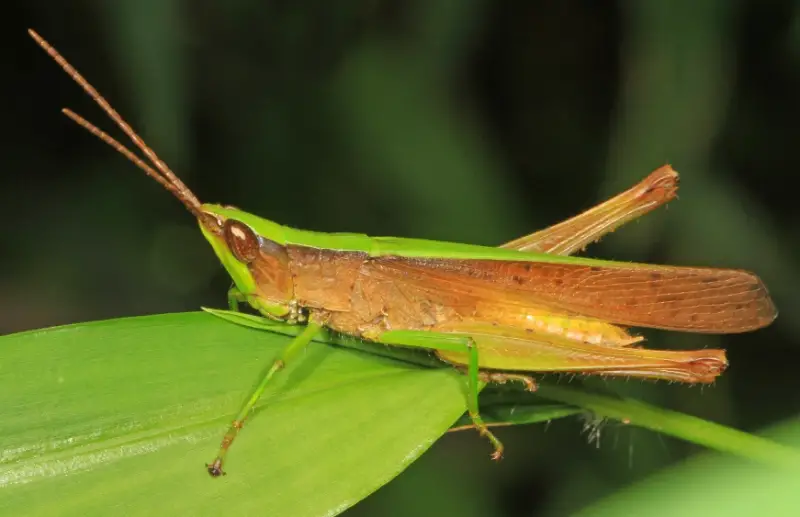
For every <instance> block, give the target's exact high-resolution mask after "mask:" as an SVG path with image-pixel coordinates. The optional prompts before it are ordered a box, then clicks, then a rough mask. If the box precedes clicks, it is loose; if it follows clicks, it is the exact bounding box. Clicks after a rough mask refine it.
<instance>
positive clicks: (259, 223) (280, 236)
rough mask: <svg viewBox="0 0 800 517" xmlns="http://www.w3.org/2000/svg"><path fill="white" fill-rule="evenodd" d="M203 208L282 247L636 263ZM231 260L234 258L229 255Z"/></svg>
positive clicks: (417, 255)
mask: <svg viewBox="0 0 800 517" xmlns="http://www.w3.org/2000/svg"><path fill="white" fill-rule="evenodd" d="M203 209H204V210H207V211H209V212H211V213H214V214H217V215H220V216H222V217H224V218H226V219H227V218H230V219H235V220H237V221H241V222H243V223H245V224H247V225H248V226H250V227H251V228H252V229H253V231H255V232H256V233H258V234H259V235H260V236H262V237H264V238H265V239H269V240H271V241H274V242H276V243H278V244H280V245H283V246H285V245H297V246H308V247H312V248H320V249H328V250H336V251H353V252H362V253H366V254H368V255H369V256H370V257H386V256H397V257H409V258H450V259H486V260H509V261H511V260H514V261H528V262H549V263H556V264H583V265H596V266H605V267H620V266H625V267H635V266H636V264H635V263H630V262H618V261H611V260H598V259H587V258H580V257H570V256H564V255H550V254H546V253H536V252H530V251H518V250H514V249H507V248H493V247H491V246H479V245H475V244H461V243H456V242H442V241H434V240H426V239H408V238H402V237H371V236H369V235H364V234H361V233H323V232H312V231H308V230H298V229H295V228H290V227H288V226H283V225H280V224H278V223H275V222H273V221H270V220H268V219H264V218H262V217H258V216H257V215H253V214H250V213H247V212H244V211H242V210H239V209H236V208H229V207H228V208H226V207H223V206H221V205H214V204H205V205H203ZM201 229H202V225H201ZM204 233H205V231H204ZM206 238H208V235H206ZM209 240H211V239H209ZM215 251H216V250H215ZM218 255H219V254H218ZM231 260H235V259H233V258H232V257H231ZM226 267H227V266H226ZM648 267H652V266H648Z"/></svg>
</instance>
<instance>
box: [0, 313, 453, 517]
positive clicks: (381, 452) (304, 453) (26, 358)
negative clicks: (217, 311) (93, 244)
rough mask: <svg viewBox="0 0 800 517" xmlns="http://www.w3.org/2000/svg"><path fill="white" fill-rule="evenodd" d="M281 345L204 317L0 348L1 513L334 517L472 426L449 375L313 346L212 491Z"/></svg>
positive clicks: (33, 338) (114, 323)
mask: <svg viewBox="0 0 800 517" xmlns="http://www.w3.org/2000/svg"><path fill="white" fill-rule="evenodd" d="M287 339H288V338H286V337H284V336H281V335H278V334H273V333H268V332H260V331H257V330H252V329H247V328H244V327H241V326H237V325H231V324H229V323H226V322H225V321H223V320H221V319H219V318H216V317H213V316H211V315H208V314H204V313H187V314H166V315H160V316H152V317H143V318H130V319H119V320H111V321H102V322H96V323H88V324H79V325H71V326H66V327H60V328H53V329H47V330H43V331H36V332H27V333H21V334H14V335H10V336H4V337H2V338H0V385H2V386H3V390H2V391H0V407H2V408H3V414H2V418H0V436H2V456H1V458H2V459H1V460H0V487H2V491H0V509H1V510H2V513H3V514H6V515H11V514H19V515H27V516H33V515H108V514H109V513H112V514H117V515H120V514H125V515H149V516H150V515H153V514H154V513H155V514H170V515H220V514H223V513H224V514H229V515H243V514H253V513H259V514H264V515H291V516H296V517H300V516H317V515H334V514H336V513H338V512H339V511H341V510H343V509H345V508H347V507H349V506H351V505H352V504H355V503H356V502H357V501H359V500H361V499H363V498H364V497H366V496H367V495H368V494H369V493H371V492H373V491H374V490H376V489H377V488H378V487H380V486H381V485H383V484H384V483H386V482H388V481H389V480H390V479H392V478H393V477H394V476H396V475H397V474H398V473H399V472H401V471H402V470H403V469H404V468H406V467H407V466H408V465H409V464H410V463H411V462H413V461H414V460H415V459H416V458H417V457H419V455H421V454H422V453H423V452H424V451H425V450H426V449H427V448H428V447H429V446H430V445H431V444H432V443H433V442H434V441H435V440H436V439H437V438H439V437H440V436H441V435H442V434H444V432H445V431H446V430H447V429H448V427H449V426H450V425H451V424H452V423H453V422H455V421H456V419H457V418H458V417H459V416H460V415H461V414H462V413H463V412H464V411H465V402H464V394H463V382H462V379H461V377H460V374H459V373H457V372H455V371H453V370H450V369H424V368H420V367H418V366H411V365H408V364H404V363H402V362H398V361H393V360H388V359H385V358H382V357H379V356H375V355H370V354H365V353H359V352H354V351H350V350H343V349H340V348H337V347H333V346H326V345H321V346H320V345H316V344H315V345H312V346H310V347H309V348H308V349H307V351H306V352H305V354H304V357H303V361H298V362H297V363H296V364H295V365H290V366H289V367H288V368H287V369H286V372H285V373H284V374H282V375H280V376H278V377H276V382H275V383H274V384H273V385H272V387H271V388H270V389H269V390H268V392H267V394H266V396H265V398H264V399H262V401H263V403H262V404H261V405H260V406H259V409H257V411H256V413H255V415H254V416H253V417H252V418H251V419H250V420H249V421H248V423H247V425H246V426H245V428H244V430H243V432H242V433H241V435H240V436H239V438H238V439H237V441H236V443H235V444H234V445H233V447H232V449H231V452H230V454H229V456H228V462H227V471H228V475H227V476H226V477H224V478H220V479H212V478H210V477H209V476H208V474H207V473H206V471H205V468H204V463H206V462H209V461H211V459H213V457H214V455H215V454H216V450H217V447H218V445H219V440H220V438H221V437H222V434H223V432H224V429H225V427H226V426H227V424H228V423H229V421H230V419H231V418H232V417H233V415H234V414H235V412H236V410H237V409H238V408H239V405H240V404H241V402H242V401H243V399H244V397H245V396H246V395H247V394H248V392H249V390H250V389H251V388H252V386H253V384H254V382H255V380H256V378H257V377H258V375H259V373H260V372H261V371H262V370H263V369H264V368H265V366H267V365H268V363H269V361H270V359H272V358H273V357H274V355H275V354H276V353H277V351H278V349H279V348H280V347H282V346H283V345H284V344H285V343H286V340H287ZM267 401H268V402H269V403H268V404H266V403H265V402H267Z"/></svg>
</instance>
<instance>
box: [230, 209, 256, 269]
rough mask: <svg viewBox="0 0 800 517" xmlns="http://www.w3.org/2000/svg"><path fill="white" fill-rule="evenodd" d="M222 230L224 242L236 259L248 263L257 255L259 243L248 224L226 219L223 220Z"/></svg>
mask: <svg viewBox="0 0 800 517" xmlns="http://www.w3.org/2000/svg"><path fill="white" fill-rule="evenodd" d="M224 232H225V243H226V244H227V245H228V249H230V250H231V253H233V256H234V257H236V260H238V261H239V262H243V263H245V264H249V263H251V262H252V261H254V260H255V259H256V257H258V250H259V248H260V246H261V243H260V242H259V240H258V236H256V234H255V232H253V230H251V229H250V227H249V226H247V225H246V224H244V223H242V222H239V221H236V220H234V219H228V220H227V221H225V227H224Z"/></svg>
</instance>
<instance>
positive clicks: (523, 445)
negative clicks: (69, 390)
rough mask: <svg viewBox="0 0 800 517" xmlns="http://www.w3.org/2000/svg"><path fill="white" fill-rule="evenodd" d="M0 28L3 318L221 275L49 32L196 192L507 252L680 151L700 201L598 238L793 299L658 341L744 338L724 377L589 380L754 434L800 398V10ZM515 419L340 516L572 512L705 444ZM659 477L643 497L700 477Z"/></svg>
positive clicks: (173, 15) (157, 1) (166, 14)
mask: <svg viewBox="0 0 800 517" xmlns="http://www.w3.org/2000/svg"><path fill="white" fill-rule="evenodd" d="M0 27H2V29H3V30H2V32H1V33H2V35H3V36H2V37H3V38H4V41H3V43H4V45H3V46H2V47H0V55H1V56H2V57H3V58H4V61H3V62H4V63H6V70H9V71H10V72H11V73H8V74H6V80H5V81H4V82H3V85H2V88H4V90H5V91H4V92H3V94H4V95H3V98H4V99H6V106H5V109H4V118H5V122H6V123H5V124H3V130H4V131H5V134H4V135H3V138H2V140H0V146H2V151H3V152H2V153H0V169H2V171H3V173H2V176H1V177H2V186H0V207H2V208H0V210H2V215H3V220H4V222H5V224H4V225H3V229H2V232H3V233H2V239H1V240H0V251H2V253H0V259H2V266H3V274H2V275H0V314H2V317H0V332H3V333H8V332H12V331H17V330H24V329H31V328H38V327H42V326H48V325H54V324H60V323H69V322H75V321H85V320H94V319H101V318H108V317H115V316H130V315H139V314H151V313H159V312H170V311H180V310H195V309H196V308H197V307H198V306H200V305H210V306H221V305H223V304H224V292H225V290H226V288H227V287H228V279H227V278H226V277H225V274H224V272H223V271H222V269H221V268H220V267H218V265H217V264H216V263H215V259H214V257H213V254H212V253H211V252H210V250H208V249H207V248H206V245H205V244H204V242H203V239H202V238H201V237H200V235H199V234H198V232H197V231H196V227H195V225H194V222H193V221H192V220H191V218H190V217H188V216H187V214H186V213H185V211H183V210H182V209H181V207H180V206H179V205H178V203H176V202H175V201H174V200H173V199H171V198H170V196H168V195H167V194H165V193H164V192H163V191H162V190H160V187H158V186H157V185H155V184H154V183H153V182H152V181H151V180H149V179H147V178H145V177H144V176H143V174H141V173H139V172H138V171H137V170H136V169H135V168H134V167H133V166H131V165H130V164H128V163H126V162H125V160H124V159H122V158H121V157H120V156H118V155H116V154H115V153H113V152H112V151H111V150H109V149H107V148H106V147H104V146H103V145H102V144H100V143H98V142H97V141H96V140H95V139H93V138H91V137H90V136H89V135H87V134H85V132H83V131H82V130H80V129H79V128H76V127H75V126H74V124H72V123H71V122H69V121H68V120H66V119H65V118H63V117H62V116H60V115H59V113H58V109H59V108H61V107H62V106H65V105H66V106H69V107H71V108H73V109H75V110H76V111H77V112H78V113H81V114H83V115H84V116H87V117H88V118H89V119H90V120H93V121H95V122H98V123H99V124H100V125H101V127H105V128H110V127H111V126H110V124H108V123H107V122H106V121H105V120H104V116H103V115H102V114H101V113H100V112H99V110H98V109H97V108H96V107H95V106H93V105H92V103H91V102H90V100H89V99H88V98H87V97H86V96H85V95H83V94H82V93H81V92H80V90H79V89H78V88H77V87H76V86H75V85H74V84H72V83H71V82H70V80H69V78H67V77H66V76H64V74H63V73H61V72H60V71H59V70H58V69H57V68H56V67H55V66H54V65H53V63H52V62H51V61H50V60H49V59H47V57H46V56H44V54H43V53H42V52H41V50H40V49H38V48H37V47H36V46H35V45H34V44H33V43H32V42H31V41H30V40H29V38H28V37H27V35H26V34H25V30H26V29H27V28H28V27H33V28H35V29H37V30H38V31H39V32H40V33H41V34H42V35H43V36H44V37H45V38H47V39H48V40H50V42H51V43H53V44H54V45H55V46H56V47H57V48H59V50H61V51H62V52H63V53H64V54H65V55H66V56H67V58H69V59H70V60H72V62H73V64H75V65H76V66H77V67H78V69H79V70H81V71H82V72H83V73H84V74H85V75H86V76H87V77H88V78H89V80H91V81H92V82H93V83H94V84H95V86H96V87H98V88H99V89H100V90H101V91H102V92H103V93H104V94H105V95H106V96H107V97H108V98H109V100H111V101H112V103H114V104H115V105H116V107H117V108H118V109H119V111H120V112H121V113H122V114H123V115H124V116H125V117H126V118H127V119H128V120H129V122H131V123H132V125H133V126H134V127H135V128H137V129H138V130H139V131H140V132H141V134H142V135H143V137H144V138H145V139H146V140H147V141H148V142H149V143H150V145H151V146H152V147H154V148H155V149H156V150H157V151H158V152H159V154H160V155H161V157H162V158H163V159H164V160H165V161H167V162H168V163H169V164H170V165H171V166H172V167H173V169H175V170H176V171H177V172H178V173H179V174H180V175H181V177H183V178H184V180H186V182H187V183H188V184H189V185H190V186H191V187H192V188H193V189H194V190H195V192H196V193H197V195H198V196H199V197H200V198H201V199H202V200H208V201H221V202H225V203H232V204H235V205H237V206H240V207H242V208H244V209H246V210H248V211H251V212H254V213H258V214H260V215H264V216H266V217H269V218H271V219H274V220H276V221H278V222H281V223H285V224H289V225H293V226H298V227H303V228H308V229H315V230H321V231H358V232H365V233H370V234H386V235H400V236H414V237H428V238H436V239H442V240H458V241H465V242H472V243H480V244H499V243H501V242H504V241H507V240H510V239H512V238H514V237H517V236H518V235H521V234H523V233H527V232H529V231H531V230H533V229H536V228H541V227H544V226H547V225H548V224H551V223H553V222H556V221H558V220H560V219H563V218H565V217H567V216H570V215H573V214H574V213H576V212H578V211H580V210H581V209H584V208H587V207H588V206H591V204H593V203H594V202H597V201H599V200H601V199H602V198H604V197H606V196H608V195H610V194H612V193H614V192H616V191H618V190H621V189H622V188H625V187H626V186H628V185H630V184H633V183H634V182H635V181H637V180H638V179H640V178H641V177H643V176H644V175H645V174H647V173H648V172H649V171H651V170H652V169H654V168H656V167H657V166H659V165H661V164H663V163H664V162H669V163H671V164H672V165H673V166H674V167H675V168H676V169H677V170H678V171H679V172H680V173H682V186H681V192H680V199H679V200H677V201H675V202H673V203H672V204H671V205H670V207H669V209H668V210H660V211H659V212H657V213H655V214H652V215H649V216H648V217H647V218H646V219H643V220H642V221H640V222H637V223H634V224H631V225H629V227H626V228H625V229H624V230H623V231H621V232H618V234H615V235H613V236H611V237H609V238H607V239H606V240H604V241H603V242H602V243H600V244H599V245H597V246H594V247H592V248H591V249H590V250H589V254H591V255H592V256H603V257H606V258H612V259H621V260H648V261H654V262H669V263H676V264H697V265H716V266H727V267H742V268H748V269H753V270H755V271H756V272H758V273H759V274H760V275H761V276H762V277H763V278H764V279H765V281H766V283H767V285H768V286H769V287H770V289H771V292H772V293H773V294H774V297H775V300H776V303H777V305H778V308H779V309H780V311H781V315H780V316H779V318H778V320H777V322H776V323H775V324H774V325H773V326H771V327H770V328H768V329H765V330H763V331H760V332H757V333H753V334H747V335H741V336H726V337H713V336H692V335H677V334H666V333H659V332H647V337H648V339H649V340H650V342H651V343H652V345H653V346H665V347H718V346H721V347H724V348H726V349H728V353H729V358H730V360H731V364H732V366H731V368H730V369H729V371H728V372H726V374H725V375H724V376H723V378H722V379H721V380H720V381H719V382H718V383H717V384H716V385H715V386H713V387H711V388H704V389H703V390H700V389H697V388H686V387H680V386H674V385H667V384H665V383H659V384H650V383H648V384H645V383H639V382H627V383H625V382H620V383H611V382H608V383H606V382H603V381H596V382H597V383H599V384H606V385H608V386H611V387H612V388H613V389H615V390H617V391H619V392H621V393H624V394H626V395H629V396H632V397H636V398H641V399H645V400H647V401H649V402H652V403H654V404H656V405H660V406H663V407H668V408H671V409H675V410H678V411H683V412H686V413H689V414H692V415H697V416H700V417H703V418H707V419H710V420H713V421H717V422H720V423H724V424H728V425H733V426H735V427H737V428H740V429H744V430H758V429H761V428H763V427H765V426H767V425H770V424H772V423H774V422H777V421H780V420H783V419H786V418H789V417H792V416H795V415H797V413H798V410H799V409H800V397H797V396H796V395H795V393H796V391H797V388H796V373H795V372H796V366H795V365H796V364H797V363H798V359H800V357H799V356H800V351H798V348H797V343H798V335H800V317H798V313H800V294H799V293H800V289H798V287H799V286H800V261H798V254H799V253H800V250H798V245H797V242H798V239H796V238H794V236H796V233H797V228H798V227H800V224H798V223H800V219H798V215H797V214H798V212H797V210H796V205H795V203H796V200H795V198H794V196H793V189H792V188H791V183H790V181H791V180H792V179H793V178H794V176H795V175H796V174H797V172H796V170H795V165H796V164H797V158H796V156H797V153H796V151H795V147H796V142H797V141H798V137H800V128H798V125H797V123H796V119H797V116H796V114H797V113H798V112H800V97H799V96H798V95H797V94H796V92H798V91H800V4H798V3H797V2H792V1H790V0H783V1H780V0H776V1H774V2H758V1H756V0H738V1H725V0H709V1H706V2H702V3H700V2H690V1H689V0H679V1H675V2H658V1H656V0H646V1H638V2H637V1H631V0H628V1H620V2H615V3H612V2H576V1H570V0H566V1H552V0H551V1H538V2H508V1H505V2H488V1H482V2H479V1H477V0H467V1H461V2H452V1H451V2H447V1H434V2H424V1H421V0H417V1H406V2H388V1H380V0H362V1H354V2H337V3H333V2H322V1H316V2H288V1H269V0H267V1H260V2H257V1H253V0H238V1H233V2H225V3H222V2H210V1H207V0H198V1H195V2H191V3H187V2H180V3H179V2H175V1H173V0H140V1H136V2H135V1H132V0H125V1H123V0H119V1H117V2H113V3H111V2H100V1H90V0H82V1H78V2H66V3H56V2H45V1H43V0H37V1H29V2H24V3H23V2H17V3H13V4H9V5H8V6H7V7H6V12H5V13H4V16H3V17H2V19H0ZM115 134H116V133H115ZM148 185H149V186H148ZM0 366H2V367H3V368H8V367H10V366H9V365H0ZM3 389H8V388H7V387H3ZM795 429H796V428H795ZM365 432H367V431H366V430H365ZM499 432H500V437H501V439H503V441H504V442H505V444H506V447H507V454H506V459H505V460H504V461H503V462H502V463H501V464H499V465H497V464H493V463H491V462H489V461H488V460H487V459H486V457H485V454H483V449H482V446H483V445H484V444H483V443H482V442H481V441H480V440H479V439H478V438H476V437H475V436H473V435H472V434H471V433H457V434H453V435H450V436H448V437H446V438H444V439H442V440H441V441H440V442H439V443H437V444H436V445H435V446H434V447H433V449H432V450H431V451H430V452H429V453H427V454H426V455H424V456H423V457H422V458H421V459H420V460H419V461H417V462H416V463H414V464H413V465H412V466H411V467H410V468H409V469H408V470H407V471H406V472H405V473H404V474H402V475H401V476H400V477H399V478H397V479H396V480H395V481H393V482H392V483H390V484H389V485H387V486H385V487H384V488H382V489H381V490H379V491H378V492H377V493H375V494H374V495H373V496H371V497H369V498H368V499H367V500H366V501H364V502H362V503H361V504H359V505H357V506H356V507H355V508H353V509H352V510H350V511H349V512H348V515H354V516H357V515H373V514H383V515H440V514H448V515H455V514H457V515H461V516H464V517H469V516H472V515H475V516H478V515H480V516H485V515H498V516H503V515H548V516H549V515H553V516H554V515H566V514H569V513H572V512H575V511H577V510H578V509H581V508H585V507H587V505H589V504H591V503H593V502H596V501H600V500H601V499H603V498H605V497H606V496H608V495H610V494H613V493H616V492H617V491H619V490H620V489H621V488H622V487H624V486H626V485H629V484H631V483H632V482H634V481H639V480H642V479H645V478H646V476H648V475H651V474H653V473H655V472H660V471H662V470H663V469H665V468H667V467H670V466H672V465H674V464H676V463H678V462H681V461H682V460H683V459H684V458H686V457H687V456H688V455H691V454H693V453H694V452H696V451H697V448H696V447H693V446H690V445H686V444H684V443H679V442H674V441H672V440H670V439H665V438H663V437H661V436H659V435H656V434H654V433H651V432H648V431H643V430H636V429H632V428H630V427H625V426H620V427H611V428H608V429H606V430H605V431H604V433H603V436H602V437H601V439H600V441H599V447H594V446H589V445H587V444H586V438H585V437H584V436H581V435H580V433H581V422H580V421H579V420H577V419H574V418H572V419H566V420H564V421H559V422H556V423H554V424H553V425H551V426H549V427H542V426H530V427H519V428H513V429H506V430H501V431H499ZM479 448H480V450H478V449H479ZM709 468H710V467H709ZM754 475H757V474H754ZM659 476H661V474H659ZM659 479H662V478H659ZM691 479H698V480H700V479H702V478H701V477H698V478H691ZM698 482H699V481H698ZM665 483H667V482H664V481H662V482H659V483H649V484H646V485H643V486H644V488H640V490H644V493H645V494H647V493H652V494H656V493H657V494H659V495H660V496H663V495H664V494H669V493H675V491H678V493H680V490H682V488H681V486H680V485H675V484H673V485H670V484H668V483H667V484H665ZM643 500H644V501H648V498H647V497H645V498H644V499H643ZM659 500H660V499H659ZM787 501H789V500H788V499H787ZM639 504H642V503H641V502H640V503H639ZM740 508H741V509H742V511H744V508H746V506H744V505H742V506H741V507H740ZM706 510H708V509H706ZM732 512H733V510H731V511H728V512H727V513H726V515H734V514H735V513H732ZM689 514H690V515H691V513H689ZM710 514H711V513H706V515H710Z"/></svg>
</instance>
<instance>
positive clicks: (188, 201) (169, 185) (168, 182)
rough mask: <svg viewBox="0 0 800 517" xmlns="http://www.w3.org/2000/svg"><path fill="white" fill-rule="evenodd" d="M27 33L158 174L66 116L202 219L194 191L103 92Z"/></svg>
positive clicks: (77, 119)
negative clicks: (138, 133) (96, 105)
mask: <svg viewBox="0 0 800 517" xmlns="http://www.w3.org/2000/svg"><path fill="white" fill-rule="evenodd" d="M28 34H30V36H31V37H32V38H33V39H34V40H35V41H36V43H38V44H39V46H40V47H42V48H43V49H44V50H45V52H47V53H48V54H49V55H50V57H52V58H53V59H54V60H55V62H56V63H58V64H59V66H61V68H62V69H64V71H65V72H66V73H67V74H69V76H70V77H72V79H73V80H74V81H75V82H76V83H78V85H80V87H81V88H83V90H84V91H85V92H86V93H87V94H89V96H90V97H91V98H92V99H93V100H94V101H95V102H96V103H97V104H98V105H99V106H100V107H101V108H103V111H105V112H106V114H107V115H108V116H109V117H110V118H111V120H113V121H114V122H115V123H116V124H117V126H119V128H120V129H122V131H124V132H125V134H126V135H128V138H130V139H131V141H132V142H133V143H134V144H135V145H136V147H138V148H139V149H140V150H141V151H142V152H143V153H144V155H145V156H146V157H147V158H148V159H149V160H150V162H151V163H152V164H153V165H154V166H155V168H156V169H158V171H160V174H159V172H157V171H156V170H154V169H153V168H152V167H150V166H149V165H147V164H146V163H145V162H144V161H143V160H141V159H140V158H139V157H137V156H136V155H135V154H134V153H133V152H131V151H130V150H129V149H128V148H126V147H125V146H124V145H122V144H121V143H119V142H118V141H117V140H115V139H114V138H112V137H111V136H109V135H108V134H106V133H105V132H103V131H102V130H100V129H99V128H97V127H96V126H95V125H93V124H92V123H90V122H89V121H87V120H86V119H84V118H83V117H81V116H80V115H78V114H76V113H75V112H73V111H71V110H69V109H64V110H62V111H63V112H64V114H65V115H67V116H68V117H69V118H71V119H72V120H73V121H75V122H76V123H78V124H79V125H81V126H82V127H83V128H85V129H86V130H87V131H89V132H90V133H92V134H93V135H95V136H96V137H98V138H99V139H101V140H102V141H104V142H105V143H107V144H108V145H110V146H111V147H113V148H114V149H116V150H117V152H119V153H121V154H122V155H123V156H125V157H126V158H128V159H129V160H130V161H132V162H133V163H134V164H135V165H136V166H137V167H139V168H140V169H142V170H143V171H144V172H146V173H147V175H148V176H150V177H151V178H153V179H155V180H156V181H158V182H159V183H160V184H161V185H162V186H163V187H164V188H166V189H167V190H169V191H170V192H172V193H173V194H174V195H175V197H177V198H178V199H179V200H180V201H181V202H182V203H183V204H184V205H185V206H186V208H188V209H189V211H190V212H191V213H192V214H194V215H195V216H196V217H201V216H202V214H203V212H202V209H201V208H200V207H201V203H200V201H199V200H198V199H197V198H196V197H195V195H194V194H193V193H192V191H191V190H189V188H188V187H187V186H186V185H185V184H184V183H183V182H182V181H181V180H180V178H178V176H176V175H175V173H174V172H172V170H170V168H169V167H168V166H167V164H166V163H164V162H163V161H161V159H160V158H159V157H158V155H157V154H156V153H155V152H154V151H153V150H152V149H150V147H148V145H147V144H146V143H144V140H142V138H141V137H140V136H139V135H137V134H136V132H135V131H134V130H133V128H131V126H130V125H128V123H127V122H125V120H124V119H123V118H122V117H121V116H120V114H119V113H117V111H116V110H115V109H114V108H113V107H111V104H109V103H108V101H107V100H105V99H104V98H103V96H102V95H100V93H99V92H98V91H97V90H95V89H94V87H93V86H92V85H91V84H89V81H87V80H86V79H85V78H84V77H83V76H82V75H81V74H80V73H78V71H77V70H76V69H75V68H74V67H73V66H72V65H70V64H69V62H68V61H67V60H66V59H65V58H64V57H63V56H62V55H61V54H59V53H58V51H57V50H56V49H55V48H53V47H52V46H51V45H50V44H49V43H48V42H47V41H45V40H44V38H42V37H41V36H39V35H38V34H37V33H36V31H34V30H33V29H28Z"/></svg>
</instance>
